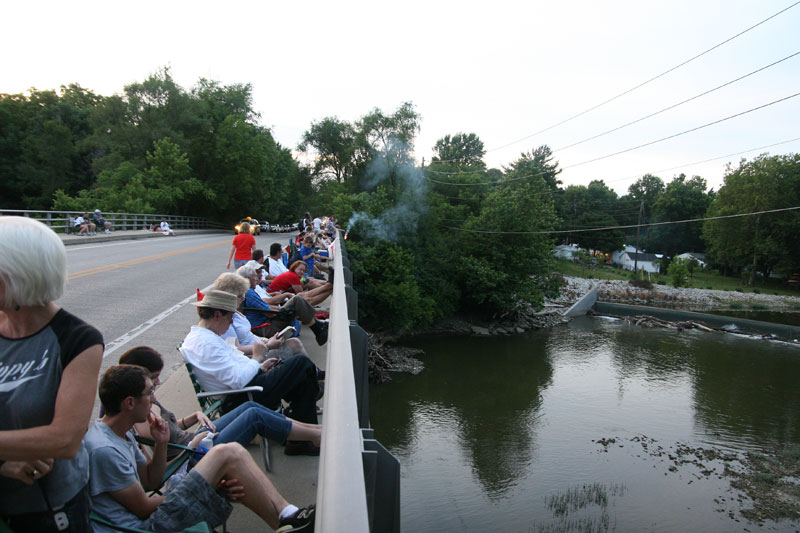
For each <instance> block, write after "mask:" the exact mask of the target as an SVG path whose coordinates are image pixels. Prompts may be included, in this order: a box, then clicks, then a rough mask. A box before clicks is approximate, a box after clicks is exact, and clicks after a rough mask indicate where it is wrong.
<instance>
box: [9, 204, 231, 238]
mask: <svg viewBox="0 0 800 533" xmlns="http://www.w3.org/2000/svg"><path fill="white" fill-rule="evenodd" d="M83 213H84V212H83V211H36V210H32V209H0V216H3V215H14V216H23V217H30V218H35V219H37V220H40V221H42V222H44V223H45V224H47V225H48V226H49V227H50V228H51V229H52V230H53V231H55V232H56V233H70V232H72V230H73V229H74V228H73V227H72V221H73V220H74V219H75V217H77V216H79V215H82V214H83ZM91 216H92V213H89V217H90V218H91ZM164 217H166V219H167V222H169V225H170V227H171V228H172V229H224V230H233V228H232V227H231V226H228V225H226V224H221V223H219V222H212V221H210V220H206V219H204V218H200V217H185V216H177V215H168V214H166V213H164V214H154V213H106V212H103V218H105V219H106V220H108V221H109V222H111V224H113V229H114V230H117V231H124V230H140V229H149V227H150V224H155V225H159V224H160V223H161V219H162V218H164ZM98 229H99V230H101V231H102V228H98Z"/></svg>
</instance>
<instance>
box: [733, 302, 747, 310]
mask: <svg viewBox="0 0 800 533" xmlns="http://www.w3.org/2000/svg"><path fill="white" fill-rule="evenodd" d="M730 307H731V309H742V308H743V307H744V304H743V303H742V302H731V304H730Z"/></svg>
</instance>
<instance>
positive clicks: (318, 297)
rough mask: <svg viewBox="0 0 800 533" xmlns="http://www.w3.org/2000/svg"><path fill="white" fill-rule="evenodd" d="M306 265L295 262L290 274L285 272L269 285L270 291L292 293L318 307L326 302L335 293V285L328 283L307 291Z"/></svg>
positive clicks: (301, 262)
mask: <svg viewBox="0 0 800 533" xmlns="http://www.w3.org/2000/svg"><path fill="white" fill-rule="evenodd" d="M306 268H307V267H306V264H305V262H304V261H295V262H294V263H292V266H290V267H289V271H288V272H284V273H283V274H280V275H278V276H275V279H273V280H272V283H270V284H269V290H270V291H272V292H292V293H294V294H296V295H298V296H302V297H303V299H304V300H305V301H307V302H308V303H310V304H311V305H318V304H320V303H321V302H323V301H324V300H325V298H327V297H328V296H330V295H331V293H332V292H333V283H332V282H330V281H329V282H327V283H324V285H322V286H320V287H317V288H314V289H311V290H306V289H307V287H306V284H305V283H304V282H303V276H304V275H305V273H306ZM330 276H331V277H330V279H331V280H332V279H333V269H331V272H330Z"/></svg>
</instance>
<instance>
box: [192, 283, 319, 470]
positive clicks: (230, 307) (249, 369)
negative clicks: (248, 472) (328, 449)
mask: <svg viewBox="0 0 800 533" xmlns="http://www.w3.org/2000/svg"><path fill="white" fill-rule="evenodd" d="M194 305H195V306H196V307H197V315H198V317H199V318H200V321H199V322H198V324H197V325H196V326H192V328H191V330H190V331H189V334H188V335H186V338H184V339H183V345H182V347H181V351H182V352H183V355H184V357H185V358H186V362H187V363H189V364H191V365H192V367H193V368H194V375H195V377H196V378H197V381H198V382H199V383H200V384H201V386H202V387H203V388H204V389H206V390H230V389H241V388H244V387H246V386H252V385H258V386H260V387H262V388H263V390H262V391H261V392H254V393H253V401H255V402H258V403H260V404H261V405H263V406H265V407H269V408H270V409H273V410H275V409H277V408H278V407H279V406H280V405H281V400H284V401H286V402H288V403H289V408H288V410H287V416H290V417H291V418H293V419H295V420H299V421H300V422H305V423H307V424H316V423H317V400H319V399H320V398H321V397H322V389H321V388H320V383H319V382H318V378H317V367H316V365H314V363H313V362H312V361H311V359H309V358H308V356H305V355H295V356H294V357H291V358H289V359H287V360H286V361H284V362H280V361H279V360H278V359H277V358H274V357H273V358H267V357H266V353H267V348H266V346H264V345H262V344H261V343H256V344H254V345H253V356H252V357H247V356H246V355H244V354H243V353H242V352H241V351H239V350H237V349H236V348H234V347H233V346H231V345H230V344H228V343H227V342H225V340H224V339H223V338H222V337H221V335H223V334H224V333H225V332H226V331H227V330H228V328H229V327H230V325H231V322H233V315H234V314H236V308H237V306H238V299H237V298H236V295H235V294H231V293H229V292H225V291H219V290H210V291H207V292H206V293H205V296H204V297H203V299H202V300H201V301H199V302H196V303H195V304H194ZM246 400H247V397H246V396H245V395H243V394H232V395H229V396H228V397H227V398H226V399H225V401H224V402H223V404H222V410H223V411H224V412H228V411H230V410H232V409H233V408H235V407H237V406H238V405H240V404H242V403H243V402H244V401H246ZM286 447H287V449H288V450H289V451H285V453H287V454H289V455H291V454H293V453H294V454H297V453H301V448H302V449H306V448H307V449H308V452H309V453H319V451H318V449H314V444H313V443H312V442H310V441H289V442H287V443H286ZM303 453H304V452H303Z"/></svg>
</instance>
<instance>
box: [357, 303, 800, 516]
mask: <svg viewBox="0 0 800 533" xmlns="http://www.w3.org/2000/svg"><path fill="white" fill-rule="evenodd" d="M409 344H413V345H414V346H418V347H421V348H423V349H424V350H425V351H426V356H425V358H424V359H425V364H426V368H425V371H424V372H422V373H421V374H420V375H418V376H409V375H398V376H396V377H395V381H394V382H393V383H391V384H388V385H382V386H377V385H373V386H372V390H371V399H370V408H371V420H372V424H373V426H374V428H375V430H376V436H377V438H378V439H379V440H380V441H381V442H382V443H383V444H384V445H385V446H386V447H387V448H389V449H390V450H391V451H392V452H393V453H394V454H395V455H396V456H398V458H399V459H400V461H401V463H402V481H401V483H402V489H401V490H402V507H403V509H402V522H401V523H402V525H403V530H404V531H485V530H506V531H567V530H574V527H578V526H568V525H566V524H567V522H564V517H563V516H562V517H559V516H557V515H556V514H555V513H554V511H553V509H552V508H548V502H553V501H555V500H558V498H561V497H562V495H569V494H573V493H574V494H580V493H581V491H585V490H587V489H586V487H622V486H624V487H626V490H625V491H623V492H622V493H619V494H615V495H614V496H613V498H611V499H609V500H607V501H606V504H605V506H604V507H598V506H597V505H594V506H587V508H585V509H582V510H581V511H580V512H582V513H584V515H580V514H578V515H575V516H571V517H570V520H573V522H570V523H572V524H584V525H586V524H594V526H592V529H596V530H598V529H599V530H617V531H641V530H653V531H679V530H689V529H691V530H701V529H703V530H709V531H710V530H714V531H727V530H740V529H741V527H742V526H743V525H745V524H746V523H745V522H741V523H739V522H735V521H734V520H735V519H740V520H741V517H740V516H739V515H738V508H739V504H738V503H737V502H736V498H735V497H734V495H732V492H731V489H730V486H729V482H728V480H727V479H726V478H723V477H721V476H715V475H709V474H707V473H704V472H706V471H711V470H713V466H714V465H711V464H699V463H698V464H697V465H695V464H687V465H685V466H684V465H682V466H681V468H680V469H678V468H675V467H674V465H673V464H672V463H670V461H669V459H668V457H669V455H670V453H672V452H670V450H674V449H680V447H681V446H695V447H696V446H714V447H721V448H725V449H728V450H734V451H744V450H765V451H770V450H774V449H776V448H778V447H781V446H785V445H788V444H797V443H800V424H798V421H799V420H798V417H800V414H799V413H800V384H798V380H797V376H800V348H798V347H796V346H790V345H786V344H780V343H769V342H766V341H758V340H751V339H742V338H739V337H735V336H728V335H723V334H703V333H699V332H693V331H688V332H687V331H685V332H681V333H678V332H675V331H666V330H643V329H640V328H637V327H633V326H629V325H626V324H623V323H620V322H612V321H609V320H604V319H600V318H596V319H589V318H583V319H578V320H575V321H572V322H571V323H570V324H568V325H565V326H561V327H557V328H555V329H553V330H547V331H539V332H531V333H528V334H524V335H519V336H514V337H498V338H474V337H465V338H458V337H436V338H425V339H414V340H413V341H412V342H409ZM608 439H615V440H614V441H613V443H611V444H609V442H610V441H609V440H608ZM599 442H602V445H601V444H599ZM648 446H649V448H648ZM656 449H659V450H663V453H662V452H659V453H653V450H656ZM717 466H719V465H717ZM554 499H555V500H554ZM559 501H560V500H559ZM592 501H593V500H590V503H591V502H592ZM592 509H594V511H592ZM598 509H599V510H598ZM593 512H594V514H592V513H593ZM597 513H601V514H597ZM731 514H733V517H734V518H731ZM603 524H605V525H603ZM746 525H747V527H748V529H750V531H756V530H759V528H764V529H771V530H774V529H777V530H782V529H786V530H794V529H796V527H797V524H795V527H792V525H791V524H789V523H775V522H770V523H767V524H764V525H762V526H759V525H758V524H746Z"/></svg>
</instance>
